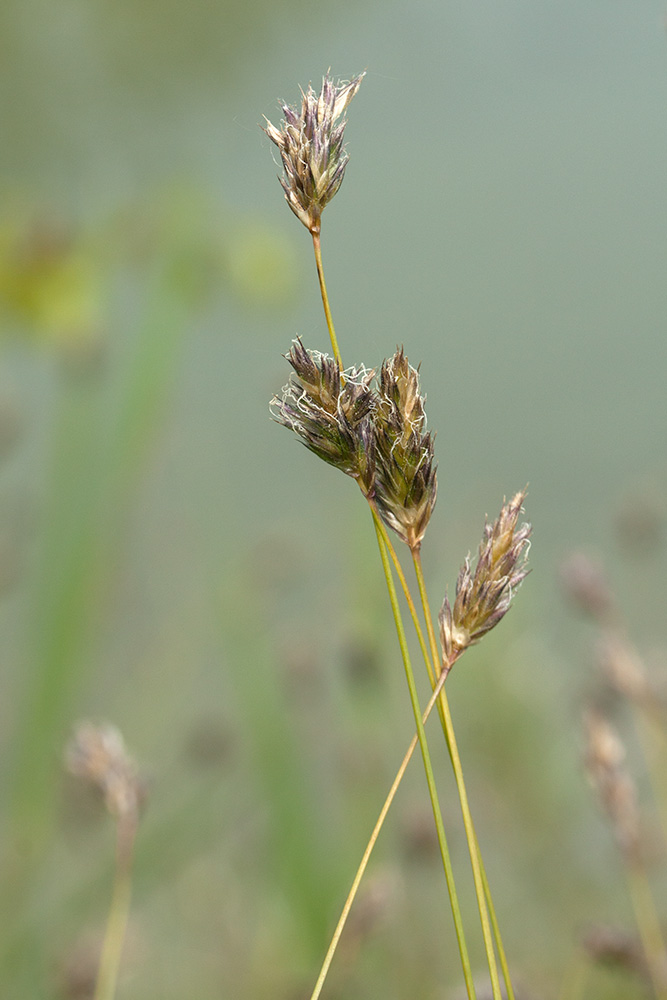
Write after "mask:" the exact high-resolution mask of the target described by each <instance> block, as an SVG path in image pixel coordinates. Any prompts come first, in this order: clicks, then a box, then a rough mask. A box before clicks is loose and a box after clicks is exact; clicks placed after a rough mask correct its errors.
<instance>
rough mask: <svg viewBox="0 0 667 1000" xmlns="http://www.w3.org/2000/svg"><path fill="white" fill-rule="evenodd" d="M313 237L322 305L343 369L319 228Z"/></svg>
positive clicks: (335, 354)
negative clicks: (325, 277)
mask: <svg viewBox="0 0 667 1000" xmlns="http://www.w3.org/2000/svg"><path fill="white" fill-rule="evenodd" d="M311 236H312V237H313V250H314V251H315V263H316V264H317V277H318V278H319V282H320V292H321V294H322V305H323V306H324V315H325V317H326V321H327V328H328V330H329V339H330V340H331V349H332V350H333V356H334V358H335V359H336V364H337V365H338V367H339V368H340V370H341V371H342V370H343V360H342V358H341V356H340V350H339V348H338V341H337V340H336V331H335V330H334V325H333V319H332V316H331V309H330V307H329V296H328V295H327V286H326V282H325V280H324V267H323V266H322V247H321V245H320V232H319V230H318V231H317V232H315V233H311Z"/></svg>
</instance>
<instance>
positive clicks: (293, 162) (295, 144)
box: [264, 73, 365, 234]
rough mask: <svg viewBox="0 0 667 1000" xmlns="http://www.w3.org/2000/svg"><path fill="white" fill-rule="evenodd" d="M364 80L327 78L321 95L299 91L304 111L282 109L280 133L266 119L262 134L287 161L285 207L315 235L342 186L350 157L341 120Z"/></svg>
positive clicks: (309, 91)
mask: <svg viewBox="0 0 667 1000" xmlns="http://www.w3.org/2000/svg"><path fill="white" fill-rule="evenodd" d="M364 76H365V73H362V74H361V75H360V76H357V77H355V78H354V79H353V80H350V82H349V83H344V84H343V83H338V84H334V82H333V80H332V79H331V78H330V77H329V74H328V73H327V75H326V76H325V77H324V80H323V81H322V89H321V91H320V93H319V94H317V93H315V91H314V90H313V88H312V87H311V86H310V85H309V86H308V90H307V91H306V92H305V94H304V93H303V91H302V92H301V94H302V102H301V110H298V109H297V108H295V107H291V106H290V105H288V104H283V105H282V112H283V116H284V118H283V122H282V125H281V128H276V127H275V125H272V124H271V122H270V121H269V120H268V118H267V119H266V128H265V129H264V131H265V132H266V134H267V135H268V137H269V139H271V141H272V142H274V143H275V144H276V146H277V147H278V149H279V150H280V156H281V159H282V162H283V169H284V171H285V176H284V177H282V178H281V179H280V183H281V184H282V187H283V190H284V192H285V198H286V200H287V204H288V205H289V207H290V208H291V209H292V211H293V212H294V214H295V215H296V216H297V218H299V219H300V220H301V222H302V223H303V224H304V226H305V227H306V229H308V230H309V232H311V233H313V234H315V233H319V231H320V218H321V215H322V211H323V209H324V208H325V206H326V205H328V203H329V202H330V201H331V199H332V198H333V197H334V195H335V194H336V192H337V191H338V189H339V187H340V186H341V184H342V183H343V177H344V175H345V168H346V166H347V161H348V159H349V157H348V155H347V153H346V151H345V147H344V145H343V137H344V134H345V125H346V124H347V121H346V119H345V118H344V117H343V118H341V116H342V115H343V114H344V112H345V110H346V108H347V106H348V104H349V103H350V101H351V100H352V98H353V97H354V95H355V94H356V93H357V91H358V90H359V87H360V86H361V81H362V80H363V78H364ZM338 119H341V120H340V121H338Z"/></svg>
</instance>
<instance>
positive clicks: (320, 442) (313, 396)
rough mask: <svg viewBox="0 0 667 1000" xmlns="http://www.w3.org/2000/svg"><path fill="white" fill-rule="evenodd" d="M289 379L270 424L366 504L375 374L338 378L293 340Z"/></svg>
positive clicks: (371, 476)
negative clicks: (352, 484)
mask: <svg viewBox="0 0 667 1000" xmlns="http://www.w3.org/2000/svg"><path fill="white" fill-rule="evenodd" d="M285 357H286V358H287V360H288V361H289V363H290V364H291V366H292V368H293V369H294V375H293V376H292V377H291V379H290V381H289V382H288V383H287V385H286V386H285V387H284V389H283V393H282V397H281V398H278V397H277V396H274V398H273V399H272V400H271V407H272V414H273V417H274V419H275V420H276V421H277V422H278V423H279V424H283V426H285V427H289V428H290V430H293V431H294V432H295V434H297V435H298V436H299V437H300V438H301V440H302V441H303V443H304V444H305V446H306V447H307V448H309V449H310V451H312V452H314V453H315V454H316V455H317V456H318V457H319V458H321V459H322V460H323V461H324V462H327V463H328V464H329V465H333V466H335V467H336V468H337V469H340V470H341V471H342V472H344V473H345V474H346V475H348V476H352V478H354V479H356V480H357V481H358V482H359V484H360V486H361V488H362V490H363V492H364V493H365V495H366V496H368V497H369V498H370V497H372V494H373V484H374V480H375V434H374V431H373V426H372V417H373V412H374V410H375V407H376V398H375V393H374V392H373V390H372V389H371V387H370V384H371V382H372V380H373V378H374V376H375V372H374V371H372V370H371V371H367V370H366V369H365V368H350V369H348V370H347V371H346V372H344V373H343V374H342V377H341V371H340V369H339V368H338V365H337V364H336V362H335V361H334V360H333V358H329V357H327V356H326V355H325V354H320V353H319V352H317V351H308V350H306V348H305V347H304V346H303V344H302V343H301V340H299V339H297V340H295V341H294V343H293V344H292V349H291V350H290V352H289V354H287V355H285Z"/></svg>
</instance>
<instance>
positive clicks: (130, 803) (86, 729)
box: [65, 722, 145, 822]
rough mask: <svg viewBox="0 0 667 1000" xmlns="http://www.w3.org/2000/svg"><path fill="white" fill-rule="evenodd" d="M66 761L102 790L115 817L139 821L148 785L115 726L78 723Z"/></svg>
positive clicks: (76, 772)
mask: <svg viewBox="0 0 667 1000" xmlns="http://www.w3.org/2000/svg"><path fill="white" fill-rule="evenodd" d="M65 762H66V764H67V769H68V770H69V772H70V773H71V774H73V775H76V776H77V777H79V778H83V779H84V780H86V781H88V782H89V783H90V784H91V785H94V786H95V787H96V788H98V789H99V790H100V791H101V792H102V794H103V795H104V802H105V804H106V807H107V809H108V810H109V812H110V813H111V815H112V816H113V817H114V818H115V819H117V820H130V821H132V822H135V821H136V819H137V817H138V814H139V809H140V806H141V803H142V801H143V798H144V794H145V788H144V785H143V782H142V781H141V780H140V778H139V775H138V772H137V767H136V765H135V763H134V761H133V760H132V759H131V758H130V757H129V756H128V754H127V751H126V749H125V743H124V741H123V737H122V735H121V733H120V732H119V730H118V729H116V727H115V726H111V725H108V724H103V725H95V724H93V723H92V722H81V723H79V725H78V726H77V727H76V729H75V731H74V735H73V737H72V739H71V740H70V742H69V744H68V746H67V749H66V753H65Z"/></svg>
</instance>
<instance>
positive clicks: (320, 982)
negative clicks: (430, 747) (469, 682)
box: [310, 670, 449, 1000]
mask: <svg viewBox="0 0 667 1000" xmlns="http://www.w3.org/2000/svg"><path fill="white" fill-rule="evenodd" d="M448 673H449V671H445V670H443V671H442V673H441V674H440V677H439V679H438V683H437V685H436V687H435V690H434V691H433V693H432V694H431V698H430V700H429V703H428V705H427V706H426V709H425V711H424V714H423V715H422V722H423V724H424V725H426V722H427V721H428V717H429V715H430V714H431V712H432V711H433V706H434V705H435V703H436V701H437V698H438V695H439V694H440V690H441V688H442V686H443V684H444V683H445V680H446V679H447V674H448ZM418 742H419V740H418V737H417V734H416V733H415V735H414V736H413V737H412V739H411V740H410V745H409V746H408V749H407V750H406V752H405V756H404V757H403V760H402V761H401V766H400V767H399V769H398V771H397V772H396V777H395V778H394V780H393V782H392V785H391V788H390V789H389V793H388V795H387V798H386V799H385V800H384V805H383V806H382V809H381V810H380V814H379V816H378V818H377V822H376V823H375V826H374V827H373V832H372V833H371V835H370V838H369V841H368V843H367V844H366V848H365V850H364V853H363V855H362V858H361V862H360V864H359V867H358V868H357V873H356V875H355V876H354V880H353V882H352V887H351V888H350V891H349V893H348V895H347V899H346V900H345V904H344V906H343V909H342V911H341V915H340V917H339V919H338V923H337V924H336V929H335V931H334V932H333V936H332V938H331V943H330V944H329V948H328V950H327V953H326V955H325V957H324V962H323V963H322V968H321V969H320V974H319V976H318V977H317V982H316V983H315V988H314V989H313V992H312V994H311V997H310V1000H318V997H319V995H320V993H321V992H322V987H323V986H324V981H325V979H326V978H327V975H328V973H329V968H330V966H331V962H332V961H333V957H334V955H335V953H336V948H337V947H338V942H339V941H340V938H341V935H342V933H343V929H344V927H345V924H346V923H347V918H348V916H349V915H350V910H351V909H352V904H353V903H354V900H355V897H356V895H357V891H358V889H359V886H360V884H361V880H362V878H363V877H364V872H365V871H366V868H367V866H368V862H369V860H370V857H371V854H372V852H373V848H374V847H375V844H376V841H377V839H378V837H379V835H380V831H381V830H382V827H383V825H384V821H385V819H386V818H387V814H388V812H389V809H390V808H391V804H392V802H393V801H394V799H395V798H396V792H397V791H398V788H399V785H400V784H401V781H402V780H403V775H404V774H405V772H406V770H407V767H408V764H409V763H410V760H411V758H412V755H413V753H414V751H415V747H416V746H417V743H418Z"/></svg>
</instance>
